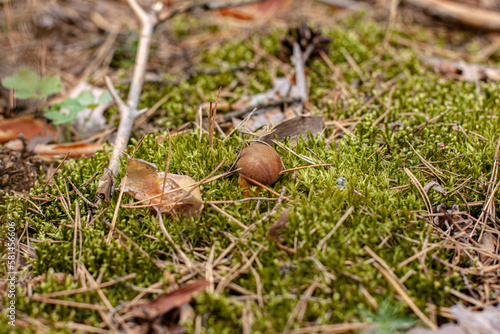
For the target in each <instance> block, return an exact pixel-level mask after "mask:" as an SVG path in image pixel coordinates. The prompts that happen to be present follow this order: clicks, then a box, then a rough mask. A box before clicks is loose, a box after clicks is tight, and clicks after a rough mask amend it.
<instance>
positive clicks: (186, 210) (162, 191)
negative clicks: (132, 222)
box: [119, 158, 203, 218]
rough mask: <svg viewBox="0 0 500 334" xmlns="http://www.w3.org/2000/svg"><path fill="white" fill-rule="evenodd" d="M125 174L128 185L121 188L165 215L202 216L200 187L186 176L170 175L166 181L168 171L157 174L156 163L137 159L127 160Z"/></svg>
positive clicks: (121, 185)
mask: <svg viewBox="0 0 500 334" xmlns="http://www.w3.org/2000/svg"><path fill="white" fill-rule="evenodd" d="M126 175H127V179H126V183H125V184H123V182H122V183H121V184H120V186H119V188H120V189H123V192H124V193H125V194H127V195H129V196H132V197H133V198H134V199H136V200H138V201H139V202H141V203H144V205H146V206H150V207H154V208H155V209H156V210H159V212H160V213H162V214H163V213H168V214H170V215H172V216H173V217H175V218H178V217H179V216H181V215H183V216H186V217H199V215H200V214H201V211H202V210H203V199H202V197H201V192H200V189H199V186H198V185H197V183H196V182H195V181H194V180H193V179H192V178H191V177H189V176H187V175H178V174H172V173H167V175H166V178H165V172H158V167H156V165H155V164H153V163H151V162H147V161H144V160H141V159H134V158H131V159H129V160H128V164H127V174H126ZM164 181H165V182H164Z"/></svg>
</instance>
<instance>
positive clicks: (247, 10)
mask: <svg viewBox="0 0 500 334" xmlns="http://www.w3.org/2000/svg"><path fill="white" fill-rule="evenodd" d="M292 3H293V1H292V0H267V1H262V2H260V3H255V4H250V5H247V6H240V7H233V8H231V7H229V8H223V9H220V10H219V14H220V15H222V16H230V17H234V18H236V19H239V20H246V21H248V20H254V19H259V20H263V19H269V18H271V17H273V16H275V15H276V14H277V13H281V14H282V13H283V12H285V11H286V10H287V9H288V8H289V7H290V5H291V4H292Z"/></svg>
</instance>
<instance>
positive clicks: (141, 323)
mask: <svg viewBox="0 0 500 334" xmlns="http://www.w3.org/2000/svg"><path fill="white" fill-rule="evenodd" d="M208 285H209V283H208V281H206V280H205V279H201V280H199V281H196V282H194V283H191V284H188V285H186V286H183V287H182V288H179V289H177V290H174V291H172V292H169V293H166V294H163V295H160V296H159V297H158V298H156V299H154V300H151V301H149V302H147V303H145V304H143V305H142V306H140V307H136V308H135V309H134V310H133V311H132V312H130V313H128V314H126V315H125V316H124V320H125V321H127V320H128V319H133V321H132V322H129V325H130V326H131V327H132V329H133V332H134V333H185V328H184V327H183V326H182V325H181V324H180V323H181V322H183V321H189V320H193V318H194V311H193V309H192V307H191V306H190V305H189V304H188V303H189V302H190V301H191V299H192V298H193V294H194V293H196V292H200V291H203V290H204V289H205V288H206V287H207V286H208Z"/></svg>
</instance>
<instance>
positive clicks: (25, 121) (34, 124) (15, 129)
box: [0, 115, 57, 143]
mask: <svg viewBox="0 0 500 334" xmlns="http://www.w3.org/2000/svg"><path fill="white" fill-rule="evenodd" d="M20 134H22V135H23V136H24V138H26V139H27V140H30V139H32V138H34V137H37V136H42V135H53V136H54V137H57V131H56V129H55V128H54V127H53V126H52V125H48V124H46V123H45V122H44V121H42V120H40V119H35V118H34V117H33V116H32V115H30V116H23V117H19V118H11V119H6V120H1V121H0V143H4V142H6V141H9V140H13V139H17V138H18V137H19V135H20Z"/></svg>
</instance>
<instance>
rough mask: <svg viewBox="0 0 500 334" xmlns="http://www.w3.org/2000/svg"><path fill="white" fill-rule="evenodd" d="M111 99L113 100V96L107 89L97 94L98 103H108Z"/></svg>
mask: <svg viewBox="0 0 500 334" xmlns="http://www.w3.org/2000/svg"><path fill="white" fill-rule="evenodd" d="M111 101H113V97H112V96H111V94H110V93H109V91H105V92H104V93H102V94H101V96H99V101H98V103H99V105H101V106H102V105H105V104H108V103H110V102H111Z"/></svg>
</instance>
